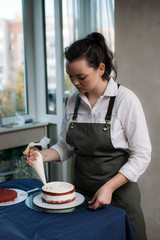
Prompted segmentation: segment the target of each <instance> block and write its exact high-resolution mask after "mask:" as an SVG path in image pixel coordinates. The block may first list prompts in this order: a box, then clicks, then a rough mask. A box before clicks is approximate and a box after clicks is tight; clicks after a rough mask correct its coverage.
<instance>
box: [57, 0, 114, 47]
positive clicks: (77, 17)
mask: <svg viewBox="0 0 160 240" xmlns="http://www.w3.org/2000/svg"><path fill="white" fill-rule="evenodd" d="M62 2H63V17H64V19H65V23H64V26H63V27H65V32H66V35H65V36H67V35H68V45H69V44H70V43H71V42H73V41H75V40H77V39H78V38H81V37H85V36H86V35H87V34H89V33H91V32H93V31H97V32H100V33H102V34H103V35H104V36H105V38H106V40H107V43H108V44H109V46H110V48H111V49H112V51H114V0H62ZM64 45H65V44H64Z"/></svg>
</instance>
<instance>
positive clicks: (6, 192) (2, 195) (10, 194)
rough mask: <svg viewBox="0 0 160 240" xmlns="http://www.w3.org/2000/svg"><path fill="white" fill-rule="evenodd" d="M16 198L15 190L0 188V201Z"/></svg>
mask: <svg viewBox="0 0 160 240" xmlns="http://www.w3.org/2000/svg"><path fill="white" fill-rule="evenodd" d="M16 198H17V192H16V191H15V190H12V189H6V188H5V189H0V203H3V202H10V201H13V200H15V199H16Z"/></svg>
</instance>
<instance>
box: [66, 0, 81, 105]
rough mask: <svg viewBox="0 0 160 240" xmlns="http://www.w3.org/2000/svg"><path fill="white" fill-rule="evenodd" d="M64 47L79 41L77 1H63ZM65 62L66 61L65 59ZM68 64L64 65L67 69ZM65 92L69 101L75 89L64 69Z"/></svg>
mask: <svg viewBox="0 0 160 240" xmlns="http://www.w3.org/2000/svg"><path fill="white" fill-rule="evenodd" d="M62 4H63V46H64V49H65V48H66V47H68V46H69V45H70V44H71V43H73V42H74V41H75V40H76V39H78V12H77V11H78V10H77V0H63V1H62ZM64 61H65V59H64ZM65 65H66V62H65V63H64V68H65ZM64 76H65V77H64V80H65V84H64V87H65V92H64V97H65V100H66V101H67V98H68V97H69V95H70V94H71V93H72V92H73V90H74V88H73V85H72V84H71V81H70V79H69V77H68V74H66V70H65V69H64Z"/></svg>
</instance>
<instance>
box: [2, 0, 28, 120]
mask: <svg viewBox="0 0 160 240" xmlns="http://www.w3.org/2000/svg"><path fill="white" fill-rule="evenodd" d="M24 76H25V69H24V40H23V18H22V1H21V0H5V1H4V0H0V108H1V114H2V116H3V117H8V116H13V115H15V114H16V113H18V114H25V113H27V104H26V103H27V101H26V83H25V77H24Z"/></svg>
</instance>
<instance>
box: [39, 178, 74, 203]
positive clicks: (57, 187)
mask: <svg viewBox="0 0 160 240" xmlns="http://www.w3.org/2000/svg"><path fill="white" fill-rule="evenodd" d="M75 198H76V197H75V186H74V185H72V184H71V183H67V182H49V183H47V184H45V185H44V186H43V187H42V201H43V202H45V203H49V204H64V203H69V202H72V201H74V200H75Z"/></svg>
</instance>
